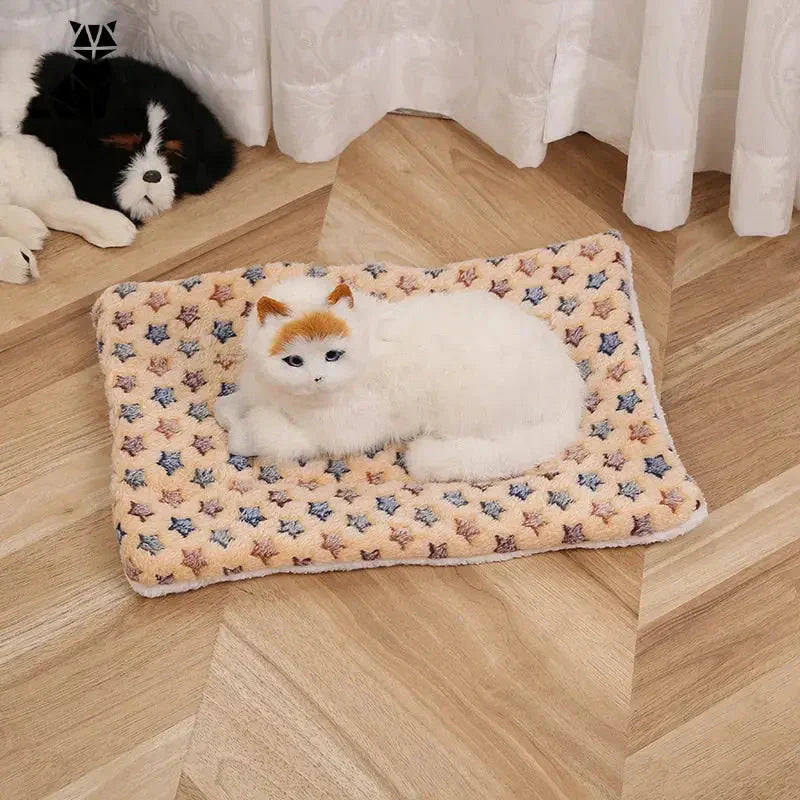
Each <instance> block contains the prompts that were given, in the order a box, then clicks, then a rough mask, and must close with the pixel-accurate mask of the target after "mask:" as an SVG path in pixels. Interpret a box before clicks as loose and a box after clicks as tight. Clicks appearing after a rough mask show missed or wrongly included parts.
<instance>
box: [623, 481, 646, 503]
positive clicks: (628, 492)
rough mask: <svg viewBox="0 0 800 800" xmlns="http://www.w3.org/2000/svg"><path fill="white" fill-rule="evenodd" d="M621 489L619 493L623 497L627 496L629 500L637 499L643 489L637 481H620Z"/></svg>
mask: <svg viewBox="0 0 800 800" xmlns="http://www.w3.org/2000/svg"><path fill="white" fill-rule="evenodd" d="M617 486H619V491H618V492H617V494H619V495H621V496H622V497H627V498H628V499H629V500H636V498H637V497H638V496H639V495H640V494H641V493H642V490H641V489H640V488H639V487H638V486H637V484H636V483H635V481H625V483H618V484H617Z"/></svg>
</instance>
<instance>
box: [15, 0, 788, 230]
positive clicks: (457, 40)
mask: <svg viewBox="0 0 800 800" xmlns="http://www.w3.org/2000/svg"><path fill="white" fill-rule="evenodd" d="M70 19H76V20H79V21H81V22H107V21H109V20H111V19H117V21H118V22H117V33H118V41H119V45H120V51H121V52H127V53H130V54H132V55H135V56H138V57H140V58H145V59H148V60H152V61H154V62H156V63H159V64H161V65H163V66H165V67H167V68H168V69H171V70H172V71H174V72H175V73H177V74H178V75H180V76H181V77H182V78H183V79H184V80H186V82H187V83H189V84H190V85H191V86H192V87H193V88H195V89H196V90H197V91H198V92H199V93H200V94H201V95H202V96H203V98H204V99H205V101H206V102H207V103H208V104H209V106H210V107H211V108H212V109H213V110H214V111H215V112H216V113H217V114H218V115H219V116H220V118H221V119H222V121H223V123H224V124H225V126H226V128H227V129H228V130H229V132H230V133H231V134H232V135H233V136H235V137H236V138H237V139H239V140H240V141H242V142H243V143H245V144H248V145H249V144H263V143H264V142H265V141H266V139H267V136H268V135H269V133H270V130H272V129H274V132H275V136H276V140H277V143H278V146H279V147H280V149H281V150H282V151H284V152H285V153H287V154H289V155H291V156H292V157H293V158H295V159H297V160H299V161H321V160H326V159H329V158H331V157H333V156H335V155H337V154H338V153H340V152H341V151H342V150H343V149H344V148H345V147H346V146H347V144H348V143H349V142H350V141H352V140H353V139H354V138H356V137H357V136H359V135H360V134H361V133H363V132H364V131H366V130H367V129H368V128H369V127H370V126H371V125H373V124H374V123H375V122H377V121H378V120H379V119H380V118H381V117H382V116H383V115H384V114H386V113H387V112H389V111H392V110H394V109H396V108H406V109H417V110H420V111H427V112H435V113H439V114H443V115H446V116H449V117H452V118H453V119H455V120H456V121H458V122H459V123H461V124H462V125H463V126H464V127H466V128H468V129H469V130H470V131H472V132H473V133H475V134H476V135H478V136H479V137H481V138H482V139H483V140H484V141H486V142H487V143H488V144H489V145H490V146H491V147H493V148H494V149H495V150H496V151H497V152H499V153H501V154H502V155H504V156H506V157H507V158H509V159H510V160H511V161H512V162H513V163H514V164H516V165H518V166H520V167H532V166H537V165H538V164H540V163H541V161H542V159H543V158H544V157H545V155H546V150H547V143H548V142H552V141H555V140H556V139H560V138H562V137H564V136H568V135H570V134H571V133H574V132H576V131H586V132H588V133H590V134H591V135H593V136H595V137H596V138H598V139H601V140H603V141H605V142H608V143H609V144H611V145H613V146H614V147H616V148H618V149H619V150H622V151H623V152H625V153H628V155H629V159H628V174H627V183H626V188H625V195H624V201H623V207H624V210H625V212H626V213H627V214H628V216H629V217H630V218H631V219H632V220H633V221H634V222H637V223H639V224H641V225H645V226H647V227H650V228H654V229H657V230H666V229H670V228H674V227H675V226H677V225H680V224H682V223H683V222H684V221H685V220H686V217H687V214H688V210H689V204H690V200H691V187H692V175H693V173H694V172H697V171H702V170H706V169H716V170H722V171H726V172H731V173H732V176H731V202H730V218H731V222H732V224H733V226H734V229H735V230H736V231H737V232H738V233H740V234H742V235H770V236H773V235H779V234H781V233H785V232H786V231H787V230H788V229H789V225H790V224H791V214H792V207H793V205H794V206H798V205H800V0H669V2H667V1H666V0H311V1H310V0H230V1H229V2H226V3H222V2H217V1H216V0H3V2H2V4H1V5H0V46H7V45H8V44H18V43H21V42H28V43H30V44H33V45H35V46H39V47H43V48H55V49H61V50H68V49H69V47H70V44H71V32H70V30H69V24H68V21H69V20H70Z"/></svg>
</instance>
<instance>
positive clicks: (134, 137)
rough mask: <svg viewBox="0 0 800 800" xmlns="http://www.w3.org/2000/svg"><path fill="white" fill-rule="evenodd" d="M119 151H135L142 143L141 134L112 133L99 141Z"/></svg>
mask: <svg viewBox="0 0 800 800" xmlns="http://www.w3.org/2000/svg"><path fill="white" fill-rule="evenodd" d="M100 141H101V142H103V143H104V144H110V145H111V146H112V147H118V148H119V149H120V150H135V149H136V148H137V147H138V146H139V145H140V144H141V143H142V134H141V133H114V134H112V135H111V136H107V137H106V138H104V139H101V140H100Z"/></svg>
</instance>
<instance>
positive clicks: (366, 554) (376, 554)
mask: <svg viewBox="0 0 800 800" xmlns="http://www.w3.org/2000/svg"><path fill="white" fill-rule="evenodd" d="M380 557H381V551H380V550H378V549H375V550H369V551H367V550H362V551H361V560H362V561H377V560H378V559H379V558H380Z"/></svg>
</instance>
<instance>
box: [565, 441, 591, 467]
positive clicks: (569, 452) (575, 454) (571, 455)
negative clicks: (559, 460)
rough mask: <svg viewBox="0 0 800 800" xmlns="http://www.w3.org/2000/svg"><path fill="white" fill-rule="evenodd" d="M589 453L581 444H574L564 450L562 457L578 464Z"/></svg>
mask: <svg viewBox="0 0 800 800" xmlns="http://www.w3.org/2000/svg"><path fill="white" fill-rule="evenodd" d="M588 455H589V451H588V450H587V449H586V448H585V447H584V446H583V445H582V444H574V445H572V446H571V447H568V448H567V449H566V450H565V451H564V458H566V459H568V460H569V461H574V462H575V463H576V464H580V463H581V462H582V461H584V460H585V459H586V457H587V456H588Z"/></svg>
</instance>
